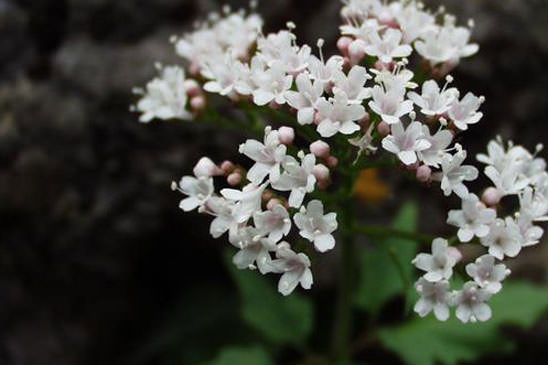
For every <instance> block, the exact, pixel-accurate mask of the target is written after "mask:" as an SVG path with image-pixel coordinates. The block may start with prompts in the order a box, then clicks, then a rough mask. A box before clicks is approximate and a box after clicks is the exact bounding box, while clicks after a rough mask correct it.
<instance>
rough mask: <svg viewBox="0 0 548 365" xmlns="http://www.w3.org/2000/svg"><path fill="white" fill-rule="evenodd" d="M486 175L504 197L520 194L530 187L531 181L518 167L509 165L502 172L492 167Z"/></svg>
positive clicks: (489, 167) (487, 168) (486, 169)
mask: <svg viewBox="0 0 548 365" xmlns="http://www.w3.org/2000/svg"><path fill="white" fill-rule="evenodd" d="M484 173H485V175H486V176H487V177H488V178H489V179H490V180H491V181H492V182H493V185H494V186H495V187H496V188H497V190H498V191H499V193H500V194H502V196H504V195H515V194H519V193H520V192H521V191H523V189H525V188H526V187H527V185H529V179H527V177H526V176H525V175H523V174H522V173H521V171H520V168H519V166H518V165H507V166H506V168H504V169H503V170H502V171H499V170H497V169H496V168H495V167H494V166H491V165H490V166H487V167H486V168H485V170H484Z"/></svg>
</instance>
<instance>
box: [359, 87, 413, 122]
mask: <svg viewBox="0 0 548 365" xmlns="http://www.w3.org/2000/svg"><path fill="white" fill-rule="evenodd" d="M371 96H372V98H373V100H371V101H369V104H368V105H369V107H370V108H371V109H372V110H373V111H374V112H375V113H377V114H378V115H380V117H381V118H382V120H383V121H385V122H386V123H388V124H396V123H399V122H400V118H401V117H403V116H404V115H407V114H409V113H410V112H411V111H412V110H413V102H412V101H411V100H404V98H405V87H399V86H396V85H394V87H392V88H389V89H388V88H387V89H386V90H385V89H383V88H382V87H381V86H379V85H375V86H373V89H372V90H371Z"/></svg>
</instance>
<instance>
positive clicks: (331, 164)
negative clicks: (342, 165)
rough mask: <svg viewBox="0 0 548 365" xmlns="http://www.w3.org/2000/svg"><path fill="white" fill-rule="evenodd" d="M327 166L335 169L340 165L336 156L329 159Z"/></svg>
mask: <svg viewBox="0 0 548 365" xmlns="http://www.w3.org/2000/svg"><path fill="white" fill-rule="evenodd" d="M326 162H327V166H329V167H330V168H332V169H334V168H335V167H337V165H338V164H339V159H338V158H337V157H335V156H329V157H328V158H327V161H326Z"/></svg>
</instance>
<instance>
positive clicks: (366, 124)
mask: <svg viewBox="0 0 548 365" xmlns="http://www.w3.org/2000/svg"><path fill="white" fill-rule="evenodd" d="M370 122H371V116H370V115H369V113H368V112H365V115H364V116H363V118H362V119H361V120H360V121H359V124H360V126H361V127H362V128H363V129H364V130H366V129H367V127H369V123H370Z"/></svg>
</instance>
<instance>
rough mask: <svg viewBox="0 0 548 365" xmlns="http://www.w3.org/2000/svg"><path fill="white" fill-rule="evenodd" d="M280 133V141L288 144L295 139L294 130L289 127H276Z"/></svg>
mask: <svg viewBox="0 0 548 365" xmlns="http://www.w3.org/2000/svg"><path fill="white" fill-rule="evenodd" d="M278 133H279V134H280V142H281V143H282V144H285V145H290V144H291V143H293V140H294V139H295V130H294V129H293V128H291V127H280V129H278Z"/></svg>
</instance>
